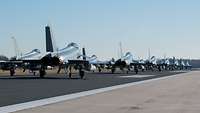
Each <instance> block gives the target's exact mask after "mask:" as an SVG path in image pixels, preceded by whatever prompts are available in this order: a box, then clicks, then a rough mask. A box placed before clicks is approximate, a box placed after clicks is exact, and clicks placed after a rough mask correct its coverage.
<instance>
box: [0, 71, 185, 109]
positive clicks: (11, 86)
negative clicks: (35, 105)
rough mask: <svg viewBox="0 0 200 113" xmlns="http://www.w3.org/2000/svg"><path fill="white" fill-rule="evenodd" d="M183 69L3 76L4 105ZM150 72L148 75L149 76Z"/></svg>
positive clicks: (1, 95)
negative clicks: (69, 77) (42, 76)
mask: <svg viewBox="0 0 200 113" xmlns="http://www.w3.org/2000/svg"><path fill="white" fill-rule="evenodd" d="M178 73H182V71H181V72H174V71H173V72H169V71H163V72H151V71H150V72H140V73H139V74H138V75H135V74H134V73H129V74H125V73H117V74H111V73H87V74H86V77H85V79H84V80H81V79H79V76H77V75H75V76H73V79H68V78H67V77H66V76H64V75H56V74H50V75H47V76H46V77H45V78H44V79H40V78H39V77H37V76H31V75H29V76H28V75H26V76H25V75H17V76H13V77H10V76H8V75H1V76H0V89H1V90H0V107H2V106H7V105H13V104H19V103H24V102H29V101H34V100H40V99H44V98H50V97H55V96H61V95H67V94H72V93H77V92H82V91H88V90H93V89H99V88H105V87H110V86H114V85H119V84H125V83H131V82H137V81H143V80H146V79H152V78H158V77H163V76H171V75H174V74H178ZM147 75H148V76H147Z"/></svg>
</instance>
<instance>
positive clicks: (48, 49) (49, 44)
mask: <svg viewBox="0 0 200 113" xmlns="http://www.w3.org/2000/svg"><path fill="white" fill-rule="evenodd" d="M45 32H46V52H54V51H53V42H52V36H51V30H50V27H49V26H46V27H45Z"/></svg>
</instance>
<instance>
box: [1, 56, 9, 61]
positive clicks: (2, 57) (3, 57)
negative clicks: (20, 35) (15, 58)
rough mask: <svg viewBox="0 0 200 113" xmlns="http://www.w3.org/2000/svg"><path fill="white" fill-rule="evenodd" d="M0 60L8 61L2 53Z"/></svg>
mask: <svg viewBox="0 0 200 113" xmlns="http://www.w3.org/2000/svg"><path fill="white" fill-rule="evenodd" d="M0 60H3V61H8V60H9V58H8V57H6V56H4V55H0Z"/></svg>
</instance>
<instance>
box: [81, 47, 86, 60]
mask: <svg viewBox="0 0 200 113" xmlns="http://www.w3.org/2000/svg"><path fill="white" fill-rule="evenodd" d="M82 52H83V60H86V53H85V48H83V49H82Z"/></svg>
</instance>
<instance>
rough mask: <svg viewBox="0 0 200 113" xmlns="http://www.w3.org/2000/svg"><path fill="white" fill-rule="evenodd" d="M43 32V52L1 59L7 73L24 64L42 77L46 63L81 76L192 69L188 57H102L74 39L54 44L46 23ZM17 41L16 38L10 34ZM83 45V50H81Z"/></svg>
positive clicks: (127, 55) (2, 67)
mask: <svg viewBox="0 0 200 113" xmlns="http://www.w3.org/2000/svg"><path fill="white" fill-rule="evenodd" d="M45 33H46V52H45V53H41V51H40V50H39V49H33V50H32V51H31V52H28V53H25V54H17V55H16V56H15V57H14V58H12V59H10V60H9V61H0V67H1V69H2V70H10V75H11V76H13V75H14V74H15V69H16V68H23V70H24V72H25V71H26V70H29V71H30V72H33V74H34V75H35V74H36V72H37V71H39V75H40V77H41V78H43V77H44V76H45V74H46V70H47V69H48V67H59V68H58V71H57V73H60V71H61V69H64V71H65V73H66V74H67V73H68V75H69V77H70V78H71V76H72V69H76V70H78V71H79V75H80V78H83V77H84V73H85V71H95V70H98V71H99V72H101V71H102V69H107V70H110V71H111V73H115V72H116V70H117V69H120V70H121V71H124V72H126V73H129V72H130V71H134V72H135V73H136V74H137V73H138V72H139V71H140V70H141V71H145V70H152V71H153V70H158V71H162V70H175V69H191V67H192V66H191V65H190V64H189V60H186V59H176V58H175V57H173V58H163V59H157V58H156V57H155V56H152V57H150V58H149V59H147V60H143V59H137V60H135V59H133V55H132V54H131V52H127V53H126V54H124V55H122V56H121V58H119V59H117V60H115V59H114V58H112V59H110V60H107V61H101V60H99V59H98V57H97V56H96V55H92V56H88V55H86V50H85V48H80V47H79V45H78V44H76V43H73V42H72V43H69V44H68V45H66V46H65V47H64V48H57V47H55V44H54V43H53V39H52V32H51V28H50V26H46V27H45ZM13 40H14V42H15V43H16V40H15V38H13ZM81 49H82V51H81Z"/></svg>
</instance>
